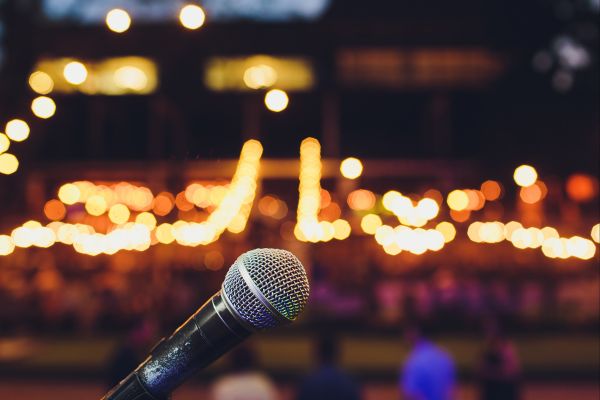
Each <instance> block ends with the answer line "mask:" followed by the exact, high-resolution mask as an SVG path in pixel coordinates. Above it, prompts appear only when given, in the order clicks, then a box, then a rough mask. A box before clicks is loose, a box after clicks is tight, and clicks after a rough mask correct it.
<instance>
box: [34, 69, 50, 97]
mask: <svg viewBox="0 0 600 400" xmlns="http://www.w3.org/2000/svg"><path fill="white" fill-rule="evenodd" d="M29 86H30V87H31V89H32V90H33V91H34V92H36V93H38V94H42V95H43V94H48V93H50V92H52V89H54V80H52V77H50V75H48V74H47V73H45V72H43V71H34V72H33V73H32V74H31V75H29Z"/></svg>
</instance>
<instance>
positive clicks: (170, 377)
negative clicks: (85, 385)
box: [102, 292, 252, 400]
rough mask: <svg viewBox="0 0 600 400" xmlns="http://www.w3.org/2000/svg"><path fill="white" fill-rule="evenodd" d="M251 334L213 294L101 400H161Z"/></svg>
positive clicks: (216, 295) (222, 301) (220, 297)
mask: <svg viewBox="0 0 600 400" xmlns="http://www.w3.org/2000/svg"><path fill="white" fill-rule="evenodd" d="M251 333H252V331H251V330H249V329H248V328H246V327H245V326H244V325H242V323H241V322H240V321H239V320H238V318H237V317H236V316H235V315H234V314H233V312H232V311H230V309H229V308H228V307H227V305H226V303H225V299H224V298H223V296H222V295H221V292H218V293H217V294H215V295H214V296H213V297H212V298H210V299H209V300H208V301H207V302H206V303H204V305H203V306H202V307H200V308H199V309H198V311H196V312H195V313H194V315H192V316H191V317H190V318H189V319H188V320H187V321H186V322H184V323H183V324H182V325H181V326H180V327H179V328H177V330H176V331H175V332H173V334H172V335H171V336H170V337H169V338H168V339H166V340H164V339H163V340H162V341H161V342H159V343H158V345H157V346H156V347H155V348H154V350H152V352H151V353H150V355H149V356H148V358H146V360H145V361H143V362H142V363H141V364H140V365H139V366H138V367H137V368H136V369H135V371H133V372H132V373H131V374H129V376H127V377H126V378H125V379H123V380H122V381H121V382H120V383H119V384H117V386H115V387H114V388H113V389H111V391H110V392H108V393H107V394H106V395H105V396H104V397H103V398H102V400H163V399H168V398H169V395H170V394H171V392H172V391H173V390H175V389H176V388H177V387H178V386H179V385H181V384H182V383H183V381H185V380H186V379H188V378H189V377H190V376H192V375H194V374H195V373H196V372H198V371H199V370H200V369H201V368H203V367H206V366H207V365H209V364H210V363H212V362H213V361H215V360H216V359H217V358H219V357H221V356H222V355H223V354H224V353H226V352H227V351H228V350H230V349H231V348H233V347H234V346H235V345H237V344H239V343H240V342H241V341H243V340H244V339H246V338H247V337H248V336H250V334H251Z"/></svg>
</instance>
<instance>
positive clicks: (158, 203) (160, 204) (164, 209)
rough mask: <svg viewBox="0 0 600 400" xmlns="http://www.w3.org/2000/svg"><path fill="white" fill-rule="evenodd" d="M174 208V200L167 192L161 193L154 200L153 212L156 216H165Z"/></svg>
mask: <svg viewBox="0 0 600 400" xmlns="http://www.w3.org/2000/svg"><path fill="white" fill-rule="evenodd" d="M174 206H175V198H174V197H173V195H172V194H171V193H169V192H161V193H159V194H158V195H156V198H154V205H153V211H154V213H155V214H156V215H159V216H161V217H162V216H165V215H167V214H169V213H170V212H171V210H172V209H173V207H174Z"/></svg>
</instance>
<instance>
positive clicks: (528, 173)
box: [513, 165, 538, 187]
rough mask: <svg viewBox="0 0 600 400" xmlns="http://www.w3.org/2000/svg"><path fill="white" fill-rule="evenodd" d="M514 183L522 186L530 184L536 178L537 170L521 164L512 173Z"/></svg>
mask: <svg viewBox="0 0 600 400" xmlns="http://www.w3.org/2000/svg"><path fill="white" fill-rule="evenodd" d="M513 178H514V180H515V183H516V184H517V185H519V186H522V187H527V186H531V185H533V184H534V183H535V181H536V180H537V178H538V174H537V171H536V170H535V168H533V167H532V166H531V165H521V166H519V167H517V168H516V169H515V172H514V174H513Z"/></svg>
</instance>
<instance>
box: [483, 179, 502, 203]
mask: <svg viewBox="0 0 600 400" xmlns="http://www.w3.org/2000/svg"><path fill="white" fill-rule="evenodd" d="M481 192H482V193H483V195H484V196H485V199H486V200H488V201H494V200H498V199H499V198H500V195H501V194H502V187H501V186H500V184H499V183H498V182H496V181H491V180H489V181H485V182H483V183H482V184H481Z"/></svg>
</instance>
